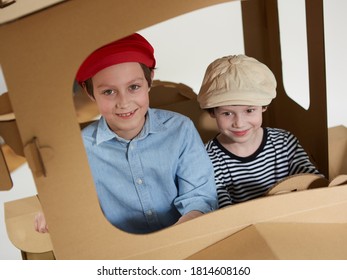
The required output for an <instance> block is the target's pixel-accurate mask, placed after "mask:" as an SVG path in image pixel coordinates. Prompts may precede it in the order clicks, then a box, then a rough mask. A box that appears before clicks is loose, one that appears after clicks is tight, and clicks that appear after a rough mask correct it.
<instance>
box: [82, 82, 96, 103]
mask: <svg viewBox="0 0 347 280" xmlns="http://www.w3.org/2000/svg"><path fill="white" fill-rule="evenodd" d="M81 86H82V88H83V91H84V93H85V94H86V95H87V96H88V97H89V98H90V99H91V100H92V101H95V98H94V96H92V95H91V94H89V92H88V90H87V86H86V83H85V82H83V83H82V84H81Z"/></svg>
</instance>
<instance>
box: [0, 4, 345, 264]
mask: <svg viewBox="0 0 347 280" xmlns="http://www.w3.org/2000/svg"><path fill="white" fill-rule="evenodd" d="M289 2H296V3H298V4H302V3H303V0H291V1H289ZM294 9H295V6H294ZM324 9H325V28H326V29H325V39H326V45H325V48H326V73H327V102H328V126H329V127H332V126H337V125H341V124H342V125H344V126H347V114H346V108H345V107H346V104H347V97H346V96H347V95H346V94H345V88H344V87H345V80H346V72H347V71H346V70H345V65H347V57H346V55H345V50H346V49H347V33H346V31H345V27H346V26H347V17H346V12H347V1H345V0H325V1H324ZM285 12H286V13H289V14H290V15H291V16H292V18H296V19H297V15H298V11H295V10H291V9H290V8H288V9H287V10H286V11H285ZM293 15H295V16H293ZM297 20H298V19H297ZM139 33H141V34H142V35H144V36H145V37H146V38H147V39H148V40H149V41H150V42H151V43H152V45H153V46H154V48H155V55H156V58H157V70H156V76H155V78H156V79H160V80H165V81H173V82H181V83H185V84H187V85H189V86H190V87H192V88H193V90H194V91H195V92H198V91H199V87H200V83H201V81H202V78H203V75H204V72H205V69H206V67H207V65H208V64H209V63H210V62H212V61H213V60H214V59H216V58H218V57H220V56H224V55H229V54H241V53H243V52H244V49H243V39H242V23H241V11H240V3H239V2H231V3H225V4H219V5H216V6H212V7H209V8H206V9H202V10H199V11H195V12H193V13H190V14H187V15H183V16H180V17H178V18H175V19H171V20H169V21H167V22H164V23H161V24H159V25H156V26H152V27H150V28H147V29H144V30H140V31H139ZM301 43H305V42H301ZM283 51H284V50H283ZM0 63H1V62H0ZM292 71H297V69H293V70H292ZM290 86H291V89H292V90H291V95H290V96H291V97H292V98H294V97H295V95H297V96H299V97H298V98H300V95H301V93H302V90H301V89H300V90H295V83H294V84H290ZM293 86H294V87H293ZM297 86H298V88H299V87H300V86H302V85H300V84H297ZM5 91H6V86H5V84H4V82H3V81H1V77H0V94H1V92H5ZM296 91H297V92H296ZM304 102H305V101H304ZM308 102H309V101H308ZM300 104H301V103H300ZM303 106H304V105H303ZM304 107H305V106H304ZM12 179H13V183H14V187H13V189H12V190H10V191H7V192H1V193H0V259H3V260H5V259H8V260H16V259H21V255H20V252H19V250H18V249H16V248H15V247H14V246H13V245H12V244H11V242H10V241H9V240H8V237H7V233H6V229H5V223H4V213H3V203H4V202H6V201H11V200H15V199H19V198H23V197H27V196H30V195H35V194H36V189H35V185H34V181H33V179H32V176H31V172H30V170H29V169H28V166H27V165H26V164H24V165H23V166H21V167H20V168H18V169H17V170H15V171H14V172H13V173H12Z"/></svg>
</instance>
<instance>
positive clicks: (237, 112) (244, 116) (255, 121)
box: [211, 105, 266, 143]
mask: <svg viewBox="0 0 347 280" xmlns="http://www.w3.org/2000/svg"><path fill="white" fill-rule="evenodd" d="M265 110H266V108H263V107H262V106H248V105H247V106H221V107H217V108H215V109H214V111H213V113H211V116H212V117H213V118H215V119H216V122H217V125H218V128H219V131H220V133H221V135H223V138H224V139H228V140H226V142H229V143H248V142H252V141H253V140H254V139H255V138H256V137H257V135H258V133H259V132H258V131H259V128H260V127H261V125H262V121H263V117H262V113H263V112H264V111H265Z"/></svg>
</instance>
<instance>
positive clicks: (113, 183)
mask: <svg viewBox="0 0 347 280" xmlns="http://www.w3.org/2000/svg"><path fill="white" fill-rule="evenodd" d="M82 135H83V140H84V144H85V148H86V151H87V155H88V160H89V164H90V168H91V171H92V175H93V178H94V183H95V186H96V190H97V194H98V198H99V202H100V205H101V208H102V211H103V213H104V215H105V216H106V218H107V219H108V221H109V222H110V223H112V224H113V225H114V226H116V227H118V228H119V229H122V230H124V231H127V232H132V233H148V232H153V231H155V230H159V229H162V228H165V227H168V226H170V225H172V224H174V223H175V222H177V220H178V219H179V218H180V217H181V215H184V214H187V213H188V212H190V211H192V210H198V211H201V212H203V213H206V212H209V211H212V210H214V209H216V207H217V194H216V186H215V182H214V173H213V167H212V163H211V161H210V159H209V157H208V155H207V152H206V150H205V148H204V145H203V143H202V141H201V138H200V136H199V134H198V132H197V130H196V128H195V127H194V125H193V123H192V121H191V120H190V119H189V118H187V117H185V116H183V115H180V114H178V113H174V112H170V111H165V110H158V109H149V110H148V113H147V118H146V122H145V125H144V127H143V129H142V131H141V132H140V134H139V135H138V136H137V137H135V138H134V139H132V140H130V141H129V140H125V139H123V138H120V137H118V136H117V135H116V134H115V133H114V132H113V131H111V130H110V129H109V127H108V125H107V123H106V121H105V119H104V118H103V117H101V118H100V120H99V121H97V122H94V123H93V124H91V125H89V126H88V127H86V128H85V129H84V130H83V133H82Z"/></svg>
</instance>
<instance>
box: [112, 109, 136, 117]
mask: <svg viewBox="0 0 347 280" xmlns="http://www.w3.org/2000/svg"><path fill="white" fill-rule="evenodd" d="M135 112H136V110H134V111H131V112H127V113H120V114H116V116H118V117H120V118H123V119H128V118H131V117H132V116H133V115H134V114H135Z"/></svg>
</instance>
